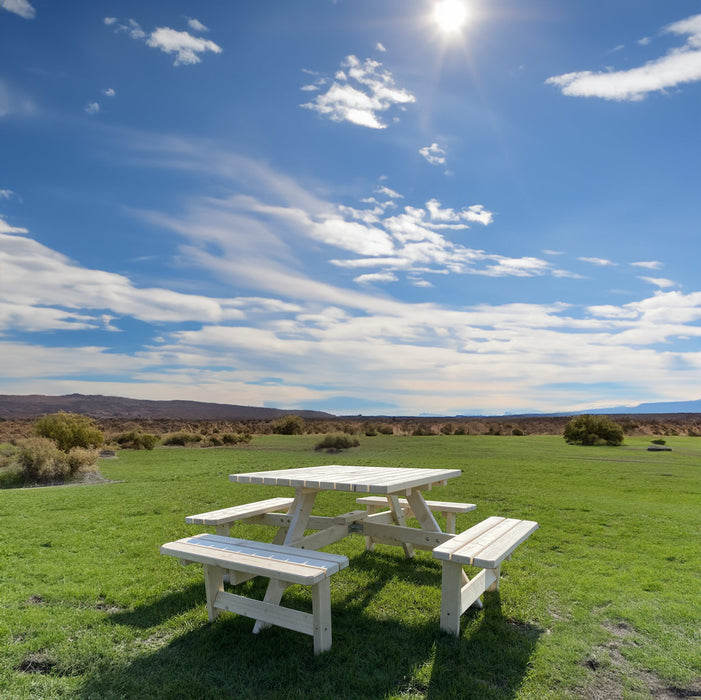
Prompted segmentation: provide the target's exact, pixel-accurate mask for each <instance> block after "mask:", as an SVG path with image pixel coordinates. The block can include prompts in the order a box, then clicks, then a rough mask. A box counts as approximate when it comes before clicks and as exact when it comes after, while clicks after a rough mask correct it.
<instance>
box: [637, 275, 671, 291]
mask: <svg viewBox="0 0 701 700" xmlns="http://www.w3.org/2000/svg"><path fill="white" fill-rule="evenodd" d="M640 279H641V280H643V282H648V283H649V284H654V285H655V286H656V287H659V288H660V289H667V288H669V287H676V286H678V285H677V283H676V282H674V281H673V280H668V279H665V278H664V277H640Z"/></svg>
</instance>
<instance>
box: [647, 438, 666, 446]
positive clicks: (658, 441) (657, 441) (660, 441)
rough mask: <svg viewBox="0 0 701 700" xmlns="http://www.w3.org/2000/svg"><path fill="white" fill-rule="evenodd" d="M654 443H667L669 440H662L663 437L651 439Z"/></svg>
mask: <svg viewBox="0 0 701 700" xmlns="http://www.w3.org/2000/svg"><path fill="white" fill-rule="evenodd" d="M650 442H651V443H652V444H653V445H666V444H667V441H666V440H662V438H657V439H656V440H650Z"/></svg>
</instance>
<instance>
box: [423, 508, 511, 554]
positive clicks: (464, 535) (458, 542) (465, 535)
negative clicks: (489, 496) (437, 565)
mask: <svg viewBox="0 0 701 700" xmlns="http://www.w3.org/2000/svg"><path fill="white" fill-rule="evenodd" d="M502 520H504V518H500V517H498V516H495V515H493V516H491V517H489V518H486V519H485V520H483V521H482V522H481V523H477V525H473V526H472V527H471V528H470V529H469V530H465V531H464V532H461V533H459V534H457V535H453V537H452V538H451V539H450V540H448V541H447V542H445V543H444V544H442V545H440V546H439V547H436V548H435V549H434V550H433V556H434V557H436V559H450V557H451V555H452V553H453V552H454V551H455V550H457V549H460V548H461V547H463V546H464V545H465V544H467V543H468V542H471V541H472V540H474V539H476V538H477V537H479V536H480V535H482V534H483V533H485V532H488V531H489V530H491V528H493V527H494V526H495V525H497V524H499V523H500V522H501V521H502Z"/></svg>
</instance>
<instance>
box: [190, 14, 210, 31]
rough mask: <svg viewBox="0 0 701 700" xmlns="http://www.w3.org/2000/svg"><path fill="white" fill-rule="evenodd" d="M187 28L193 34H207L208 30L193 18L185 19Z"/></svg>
mask: <svg viewBox="0 0 701 700" xmlns="http://www.w3.org/2000/svg"><path fill="white" fill-rule="evenodd" d="M187 26H188V27H190V29H192V31H193V32H208V31H209V28H208V27H206V26H205V25H204V24H202V22H200V21H199V20H198V19H195V18H194V17H188V18H187Z"/></svg>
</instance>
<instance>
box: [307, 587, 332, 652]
mask: <svg viewBox="0 0 701 700" xmlns="http://www.w3.org/2000/svg"><path fill="white" fill-rule="evenodd" d="M312 610H313V624H314V630H313V637H314V653H315V654H321V653H322V652H324V651H328V650H329V649H330V648H331V581H330V580H329V579H326V580H324V581H322V582H321V583H317V585H316V586H312Z"/></svg>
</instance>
